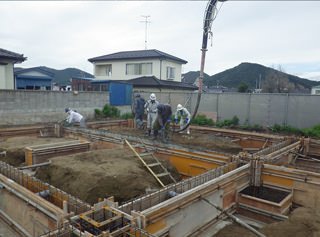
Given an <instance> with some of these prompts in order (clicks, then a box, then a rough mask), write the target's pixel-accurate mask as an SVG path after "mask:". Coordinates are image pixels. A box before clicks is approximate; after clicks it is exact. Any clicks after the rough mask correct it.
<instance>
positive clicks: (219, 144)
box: [105, 128, 242, 154]
mask: <svg viewBox="0 0 320 237" xmlns="http://www.w3.org/2000/svg"><path fill="white" fill-rule="evenodd" d="M105 130H106V131H107V132H110V133H118V134H123V135H130V136H135V137H142V138H144V139H152V136H147V135H146V130H139V129H137V128H112V129H105ZM169 137H170V139H169V142H168V143H172V144H177V145H182V146H187V147H190V148H203V149H206V150H212V151H217V152H223V153H229V154H238V153H239V152H240V151H242V147H241V146H240V145H239V144H237V143H234V142H232V141H231V140H230V139H228V138H223V137H217V136H214V135H213V134H205V133H199V132H196V131H192V130H191V134H190V135H187V134H186V133H185V132H184V133H174V132H170V133H169Z"/></svg>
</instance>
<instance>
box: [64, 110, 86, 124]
mask: <svg viewBox="0 0 320 237" xmlns="http://www.w3.org/2000/svg"><path fill="white" fill-rule="evenodd" d="M65 111H66V113H67V114H68V115H69V116H68V118H67V119H66V121H67V122H68V123H70V124H71V123H74V122H78V123H80V127H82V128H87V125H86V120H85V118H84V117H83V116H82V115H81V114H79V113H77V112H75V111H74V110H72V109H70V108H66V109H65Z"/></svg>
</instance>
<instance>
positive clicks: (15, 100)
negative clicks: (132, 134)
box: [0, 90, 320, 129]
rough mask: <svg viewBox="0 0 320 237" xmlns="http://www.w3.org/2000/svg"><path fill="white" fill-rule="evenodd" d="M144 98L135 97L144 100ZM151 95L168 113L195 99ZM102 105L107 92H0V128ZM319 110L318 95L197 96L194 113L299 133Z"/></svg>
mask: <svg viewBox="0 0 320 237" xmlns="http://www.w3.org/2000/svg"><path fill="white" fill-rule="evenodd" d="M150 93H152V91H142V92H140V94H141V96H142V97H144V98H145V99H149V96H150ZM119 96H121V95H119ZM156 96H157V100H158V101H159V102H160V103H169V104H170V105H171V106H172V111H173V113H174V112H175V111H176V107H177V105H178V104H182V105H185V107H186V108H187V109H188V110H189V111H191V112H193V111H194V109H195V106H196V103H197V97H198V94H197V93H183V92H157V93H156ZM132 101H133V102H134V100H132ZM105 104H109V93H108V92H78V94H75V93H74V92H72V91H20V90H19V91H14V90H0V125H2V126H3V125H18V124H34V123H46V122H56V121H58V120H61V119H63V118H65V117H66V114H65V112H64V109H65V108H66V107H71V108H74V109H76V110H77V111H78V112H79V113H81V114H83V115H84V116H85V117H86V118H87V119H92V118H93V116H94V109H95V108H98V109H102V108H103V106H104V105H105ZM132 107H133V105H132V106H130V105H129V106H128V105H126V106H117V108H118V109H119V110H120V112H121V114H123V113H131V112H132ZM319 107H320V96H319V95H300V94H244V93H207V94H205V93H203V94H202V95H201V102H200V105H199V112H200V113H201V112H204V113H208V112H209V113H216V114H217V120H218V121H223V120H225V119H232V117H233V116H237V117H238V118H239V120H240V124H249V125H254V124H259V125H262V126H273V125H274V124H279V125H290V126H292V127H296V128H300V129H302V128H311V127H313V126H314V125H317V124H320V108H319Z"/></svg>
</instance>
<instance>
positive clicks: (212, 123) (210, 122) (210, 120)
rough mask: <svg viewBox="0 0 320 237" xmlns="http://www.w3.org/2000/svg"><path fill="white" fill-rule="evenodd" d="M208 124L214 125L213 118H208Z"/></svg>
mask: <svg viewBox="0 0 320 237" xmlns="http://www.w3.org/2000/svg"><path fill="white" fill-rule="evenodd" d="M208 125H209V126H214V125H215V123H214V122H213V120H212V119H211V118H210V119H208Z"/></svg>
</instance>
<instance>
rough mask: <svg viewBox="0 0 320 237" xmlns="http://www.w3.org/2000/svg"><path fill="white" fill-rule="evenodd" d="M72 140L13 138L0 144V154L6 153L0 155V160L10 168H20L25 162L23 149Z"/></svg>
mask: <svg viewBox="0 0 320 237" xmlns="http://www.w3.org/2000/svg"><path fill="white" fill-rule="evenodd" d="M70 140H74V139H72V138H48V137H13V138H8V139H5V140H4V141H2V142H0V152H2V151H6V155H0V160H1V161H4V162H6V163H8V164H10V165H12V166H21V165H24V162H25V148H26V147H28V146H35V145H41V144H50V143H57V142H65V141H70Z"/></svg>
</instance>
